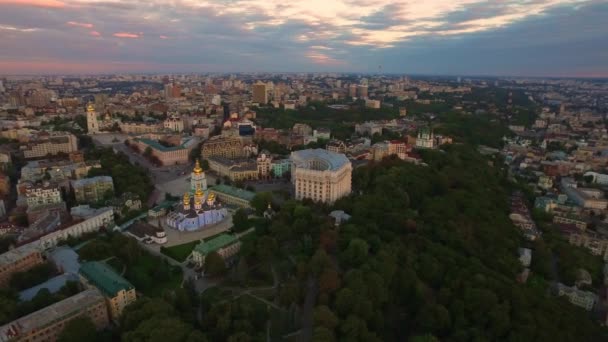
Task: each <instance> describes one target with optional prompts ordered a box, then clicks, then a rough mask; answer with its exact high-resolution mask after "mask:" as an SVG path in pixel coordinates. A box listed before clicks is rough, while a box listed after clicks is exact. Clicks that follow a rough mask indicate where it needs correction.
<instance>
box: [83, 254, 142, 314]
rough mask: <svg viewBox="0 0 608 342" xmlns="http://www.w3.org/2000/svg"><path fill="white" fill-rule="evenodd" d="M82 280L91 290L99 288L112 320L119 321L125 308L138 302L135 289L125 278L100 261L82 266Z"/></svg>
mask: <svg viewBox="0 0 608 342" xmlns="http://www.w3.org/2000/svg"><path fill="white" fill-rule="evenodd" d="M79 272H80V279H81V280H82V282H83V283H84V284H85V285H86V286H87V287H89V288H91V287H92V288H97V289H99V291H101V293H102V294H103V297H104V298H105V301H106V305H107V307H108V312H109V313H110V318H111V319H112V320H114V321H116V320H118V318H119V317H120V315H121V314H122V312H123V310H124V309H125V307H126V306H127V305H129V304H131V303H133V302H135V300H137V295H136V293H135V287H134V286H133V285H131V283H129V282H128V281H127V280H126V279H125V278H123V277H121V276H120V275H119V274H118V273H116V272H115V271H114V270H112V269H111V268H110V266H108V265H107V264H105V263H103V262H98V261H91V262H86V263H84V264H82V265H81V266H80V271H79Z"/></svg>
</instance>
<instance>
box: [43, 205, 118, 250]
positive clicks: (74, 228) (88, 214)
mask: <svg viewBox="0 0 608 342" xmlns="http://www.w3.org/2000/svg"><path fill="white" fill-rule="evenodd" d="M70 214H71V215H72V217H73V218H74V219H76V220H77V219H81V220H83V221H80V222H78V223H76V224H73V225H71V226H69V227H67V228H64V229H59V230H56V231H54V232H52V233H49V234H46V235H44V236H42V237H41V238H40V246H42V247H43V248H44V249H49V248H52V247H55V246H57V245H58V244H59V242H61V241H65V240H66V239H67V238H68V237H70V236H72V237H79V236H81V235H82V234H86V233H91V232H96V231H99V230H100V229H101V228H110V227H112V226H113V225H114V211H113V210H112V208H109V207H103V208H99V209H93V208H90V207H88V206H83V205H81V206H78V207H73V208H72V209H71V211H70Z"/></svg>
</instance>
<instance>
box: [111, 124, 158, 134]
mask: <svg viewBox="0 0 608 342" xmlns="http://www.w3.org/2000/svg"><path fill="white" fill-rule="evenodd" d="M161 127H162V126H161V125H160V124H158V123H145V122H122V123H120V130H121V131H122V132H123V133H127V134H146V133H156V132H158V131H160V129H161Z"/></svg>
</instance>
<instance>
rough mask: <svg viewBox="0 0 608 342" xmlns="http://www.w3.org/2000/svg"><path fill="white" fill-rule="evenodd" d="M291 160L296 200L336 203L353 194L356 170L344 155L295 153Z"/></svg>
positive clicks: (309, 151)
mask: <svg viewBox="0 0 608 342" xmlns="http://www.w3.org/2000/svg"><path fill="white" fill-rule="evenodd" d="M290 159H291V182H292V184H293V186H294V188H295V198H296V199H298V200H301V199H304V198H310V199H312V200H314V201H319V202H324V203H333V202H335V201H336V200H337V199H339V198H340V197H343V196H346V195H348V194H350V192H351V186H352V184H351V176H352V170H353V168H352V164H351V162H350V161H349V160H348V158H346V156H345V155H344V154H341V153H335V152H330V151H327V150H324V149H320V148H319V149H308V150H300V151H295V152H292V153H291V158H290Z"/></svg>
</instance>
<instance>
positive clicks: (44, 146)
mask: <svg viewBox="0 0 608 342" xmlns="http://www.w3.org/2000/svg"><path fill="white" fill-rule="evenodd" d="M22 151H23V155H24V156H25V158H27V159H30V158H40V157H45V156H47V155H57V154H58V153H66V154H68V153H71V152H75V151H78V139H77V138H76V136H75V135H73V134H71V133H67V132H41V133H38V134H37V135H35V136H33V137H32V138H31V139H30V141H29V142H28V143H27V144H26V145H23V146H22Z"/></svg>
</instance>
